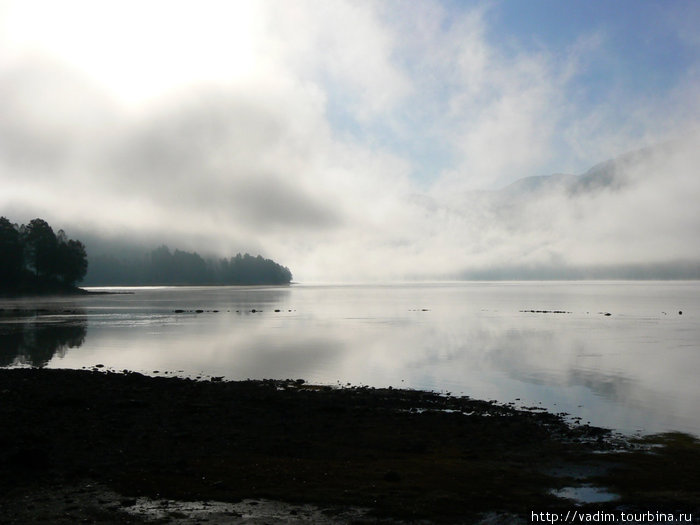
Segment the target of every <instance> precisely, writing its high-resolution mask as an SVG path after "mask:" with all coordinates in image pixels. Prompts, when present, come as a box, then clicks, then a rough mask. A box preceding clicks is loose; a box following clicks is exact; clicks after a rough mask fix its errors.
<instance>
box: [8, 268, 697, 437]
mask: <svg viewBox="0 0 700 525" xmlns="http://www.w3.org/2000/svg"><path fill="white" fill-rule="evenodd" d="M129 291H131V292H133V293H130V294H119V295H93V296H87V297H71V298H45V299H44V298H42V299H4V300H2V303H1V304H0V308H4V311H3V315H2V316H0V322H1V323H2V329H1V330H0V357H1V358H2V359H1V360H0V364H2V365H4V366H7V365H10V366H17V365H20V366H21V365H27V364H34V365H38V366H44V365H45V366H48V367H50V368H82V367H92V366H94V365H97V364H102V365H104V366H105V367H106V368H107V369H113V370H123V369H128V370H134V371H140V372H143V373H146V374H149V375H164V374H165V373H166V372H167V373H168V374H177V375H181V376H195V377H196V376H199V375H204V376H223V377H225V378H227V379H246V378H251V379H262V378H276V379H285V378H303V379H305V380H307V381H309V382H313V383H321V384H332V385H333V384H338V383H340V384H346V383H352V384H353V385H369V386H376V387H386V386H390V385H391V386H394V387H404V388H419V389H430V390H436V391H441V392H451V393H452V394H453V395H468V396H471V397H475V398H484V399H495V400H498V401H500V402H510V401H514V402H515V403H516V404H517V405H519V406H541V407H544V408H547V409H548V410H550V411H553V412H567V413H569V414H571V416H572V417H581V418H582V419H581V422H582V423H586V422H587V421H590V422H591V424H595V425H602V426H606V427H610V428H614V429H617V430H621V431H624V432H635V431H637V430H641V431H643V432H645V433H647V432H657V431H664V430H681V431H686V432H691V433H694V434H696V435H700V406H699V405H698V403H697V401H698V399H700V383H698V381H697V371H698V370H699V369H700V353H699V352H698V341H700V315H699V314H698V312H700V293H699V292H700V283H699V282H697V281H692V282H498V283H489V282H466V283H439V284H428V283H424V284H400V285H399V284H396V285H393V284H392V285H293V286H290V287H279V288H276V287H209V288H207V287H202V288H192V287H182V288H134V289H130V290H129ZM14 309H20V311H18V312H12V310H14ZM176 310H184V311H183V312H178V313H176V312H175V311H176ZM196 310H202V312H200V313H196ZM215 310H217V311H216V312H215ZM253 310H255V312H253ZM277 310H278V311H277ZM530 310H535V311H537V310H539V311H546V312H544V313H543V312H531V311H530ZM554 311H560V312H563V313H554ZM679 312H682V314H679ZM606 313H610V314H611V315H609V316H608V315H605V314H606ZM51 334H54V336H53V339H52V335H51ZM39 339H40V340H41V341H42V343H41V345H38V344H37V340H39ZM52 341H53V342H52ZM52 345H53V346H52ZM40 346H41V348H43V349H44V350H43V351H44V353H43V354H41V355H39V354H37V352H39V350H38V348H39V347H40ZM47 348H49V349H53V350H54V351H55V353H53V355H51V354H52V352H51V351H49V353H48V355H46V349H47ZM156 371H157V372H156Z"/></svg>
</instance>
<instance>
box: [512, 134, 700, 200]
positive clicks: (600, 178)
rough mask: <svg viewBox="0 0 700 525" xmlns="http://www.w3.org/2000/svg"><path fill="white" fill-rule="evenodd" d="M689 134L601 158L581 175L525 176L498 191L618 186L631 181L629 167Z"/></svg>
mask: <svg viewBox="0 0 700 525" xmlns="http://www.w3.org/2000/svg"><path fill="white" fill-rule="evenodd" d="M692 138H693V137H690V138H686V139H679V140H674V141H668V142H664V143H661V144H657V145H654V146H649V147H646V148H641V149H638V150H634V151H630V152H628V153H624V154H622V155H619V156H617V157H614V158H612V159H609V160H606V161H603V162H600V163H598V164H596V165H595V166H593V167H592V168H590V169H589V170H588V171H586V172H585V173H583V174H580V175H572V174H567V173H555V174H552V175H535V176H532V177H524V178H522V179H518V180H516V181H515V182H513V183H511V184H509V185H508V186H506V187H504V188H502V189H501V190H500V191H501V192H502V193H504V194H508V195H517V194H522V193H532V192H546V191H553V190H557V191H558V190H566V192H567V193H569V194H572V195H573V194H578V193H585V192H593V191H598V190H602V189H611V190H618V189H620V188H622V187H624V186H626V185H627V184H628V183H630V182H631V180H630V172H631V171H634V170H635V169H637V168H638V167H640V166H644V165H645V164H647V163H649V162H650V161H652V159H654V158H657V157H659V156H661V155H665V154H669V153H672V152H673V151H674V149H676V148H683V147H684V146H685V143H686V142H688V140H690V139H692Z"/></svg>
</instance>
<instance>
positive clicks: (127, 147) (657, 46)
mask: <svg viewBox="0 0 700 525" xmlns="http://www.w3.org/2000/svg"><path fill="white" fill-rule="evenodd" d="M698 27H700V3H698V2H695V1H692V0H688V1H673V0H668V1H638V0H617V1H615V2H610V1H607V0H605V1H591V0H581V1H575V0H572V1H566V2H562V1H532V2H510V1H503V2H459V1H447V0H446V1H427V0H426V1H400V2H399V1H390V0H386V1H377V2H374V1H369V0H367V1H343V0H316V1H301V0H285V1H282V0H276V1H270V2H267V1H264V0H261V1H251V2H246V1H206V0H198V1H196V2H195V1H191V2H184V1H175V0H164V1H145V0H140V1H130V0H120V1H118V2H116V1H115V2H111V1H107V0H104V1H98V2H96V1H94V0H84V1H74V0H61V1H60V2H56V1H52V0H47V1H33V0H22V1H17V2H11V1H2V0H0V215H5V216H8V218H10V219H11V220H13V221H15V222H27V221H28V220H30V219H31V218H33V217H36V216H39V217H42V218H45V219H46V220H48V221H49V222H50V223H51V224H52V225H54V226H55V227H56V228H59V227H63V228H64V229H66V230H67V232H68V234H69V235H71V228H73V229H74V230H80V231H82V230H84V229H86V228H89V229H93V230H96V231H99V232H101V233H103V234H105V235H119V236H122V237H123V236H132V235H133V236H136V235H138V236H145V237H149V238H162V239H163V240H164V241H166V242H168V243H169V244H170V245H171V247H179V248H181V249H197V250H199V251H200V252H202V253H206V252H211V253H218V254H221V255H233V254H235V253H236V252H238V251H248V252H251V253H256V254H257V253H261V254H263V255H264V256H266V257H270V258H273V259H275V260H277V261H278V262H280V263H282V264H285V265H287V266H289V268H290V269H291V270H292V272H293V273H294V278H295V280H298V281H314V280H363V279H397V280H400V279H405V278H413V277H444V276H454V275H458V274H459V273H460V272H462V271H465V270H469V269H480V268H488V267H490V266H493V265H501V266H509V265H511V266H512V265H520V264H524V265H528V264H571V265H581V264H583V265H586V264H614V263H623V264H628V263H639V262H665V261H671V260H678V259H695V260H697V259H700V247H699V246H700V243H698V242H697V238H698V233H699V232H700V216H699V214H698V211H697V210H698V205H697V203H698V202H700V176H699V175H700V173H698V169H699V168H698V166H700V158H699V155H698V150H700V147H698V146H700V144H699V141H698V136H699V135H698V134H697V130H698V127H699V124H700V60H699V59H700V31H698ZM668 140H674V141H677V140H680V142H678V143H677V144H678V146H677V147H675V146H674V147H673V148H670V149H669V148H666V149H663V148H662V150H660V152H659V153H658V154H655V155H654V156H652V158H648V159H646V161H645V163H644V166H641V165H634V166H632V167H630V168H629V172H630V173H627V174H626V175H625V177H627V179H629V180H630V181H632V182H631V183H630V184H629V185H627V186H625V188H623V189H622V190H615V191H613V190H611V191H604V192H598V193H597V194H596V195H584V196H578V197H575V198H574V197H571V196H565V195H564V194H561V195H559V194H556V195H548V196H546V197H537V198H534V197H532V196H527V197H524V201H523V202H520V203H519V204H518V206H515V207H512V206H510V207H505V208H504V207H503V206H495V205H493V203H492V201H491V200H489V199H490V197H488V195H489V194H488V193H483V191H486V190H488V191H490V190H498V189H500V188H503V187H504V186H506V185H508V184H509V183H511V182H513V181H515V180H517V179H519V178H522V177H527V176H533V175H545V174H550V173H557V172H563V173H572V174H581V173H583V172H585V171H586V170H587V169H588V168H590V167H591V166H593V165H594V164H596V163H598V162H600V161H604V160H606V159H608V158H611V157H615V156H618V155H620V154H622V153H625V152H627V151H630V150H634V149H638V148H642V147H644V146H649V145H654V144H658V143H660V142H664V141H668ZM674 144H675V143H674ZM89 248H90V247H89V246H88V250H89Z"/></svg>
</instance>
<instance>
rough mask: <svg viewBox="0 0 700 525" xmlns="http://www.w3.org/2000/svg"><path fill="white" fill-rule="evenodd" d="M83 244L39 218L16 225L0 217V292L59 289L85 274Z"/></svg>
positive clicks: (53, 291)
mask: <svg viewBox="0 0 700 525" xmlns="http://www.w3.org/2000/svg"><path fill="white" fill-rule="evenodd" d="M87 268H88V261H87V253H86V251H85V246H83V243H81V242H80V241H75V240H72V239H68V237H66V234H65V232H64V231H63V230H59V232H58V234H55V233H54V232H53V229H52V228H51V226H50V225H49V223H48V222H46V221H45V220H43V219H33V220H32V221H30V222H29V224H27V225H22V226H20V227H19V228H18V227H17V226H16V225H13V224H12V223H10V221H9V220H8V219H6V218H5V217H0V292H5V293H6V292H9V293H12V294H16V293H42V292H51V293H56V292H63V291H68V290H69V289H71V288H73V287H74V285H75V283H77V282H79V281H80V280H82V279H83V277H85V274H86V273H87Z"/></svg>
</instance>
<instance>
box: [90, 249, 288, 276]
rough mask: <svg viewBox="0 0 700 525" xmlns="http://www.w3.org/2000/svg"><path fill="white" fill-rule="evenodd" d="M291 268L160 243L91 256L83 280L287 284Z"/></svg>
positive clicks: (246, 256)
mask: <svg viewBox="0 0 700 525" xmlns="http://www.w3.org/2000/svg"><path fill="white" fill-rule="evenodd" d="M291 280H292V272H290V271H289V269H288V268H286V267H284V266H282V265H280V264H278V263H276V262H275V261H273V260H271V259H265V258H263V257H262V256H261V255H258V256H255V257H254V256H252V255H249V254H247V253H246V254H245V255H241V254H240V253H239V254H238V255H236V256H235V257H230V258H218V259H217V258H207V259H205V258H203V257H202V256H201V255H199V254H198V253H196V252H186V251H182V250H178V249H176V250H175V251H170V248H168V247H167V246H165V245H163V246H160V247H158V248H156V249H154V250H152V251H151V252H150V253H147V254H145V255H144V256H143V257H132V258H130V259H120V258H118V257H115V256H114V255H101V256H96V257H91V260H90V272H89V274H88V275H87V277H86V284H89V285H93V286H100V285H101V286H106V285H253V284H272V285H276V284H289V283H290V282H291Z"/></svg>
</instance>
